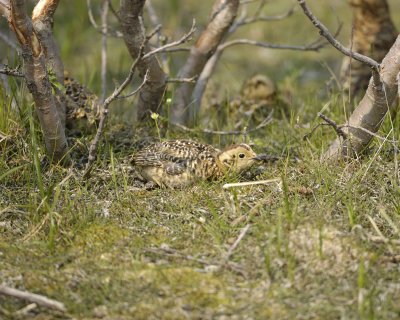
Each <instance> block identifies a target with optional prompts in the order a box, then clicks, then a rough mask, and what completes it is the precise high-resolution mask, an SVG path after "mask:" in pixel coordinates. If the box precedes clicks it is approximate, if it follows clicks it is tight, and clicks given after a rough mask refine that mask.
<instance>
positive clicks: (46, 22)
mask: <svg viewBox="0 0 400 320" xmlns="http://www.w3.org/2000/svg"><path fill="white" fill-rule="evenodd" d="M59 2H60V0H39V2H38V3H37V4H36V6H35V8H34V9H33V13H32V23H33V28H34V29H35V34H36V36H37V37H38V39H39V42H40V45H41V46H42V48H43V52H44V55H45V57H46V67H47V69H48V70H50V72H52V73H54V75H55V76H56V79H57V81H58V82H59V83H60V84H64V65H63V63H62V60H61V54H60V49H59V48H58V45H57V43H56V40H55V38H54V36H53V30H52V29H53V22H54V21H53V20H54V18H53V17H54V13H55V11H56V10H57V7H58V4H59ZM54 100H55V103H56V107H57V112H58V115H59V117H60V120H61V123H62V125H63V126H65V119H66V105H65V103H64V100H63V98H62V96H61V93H60V92H59V90H58V89H57V88H56V98H55V99H54Z"/></svg>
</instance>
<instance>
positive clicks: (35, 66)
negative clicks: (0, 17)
mask: <svg viewBox="0 0 400 320" xmlns="http://www.w3.org/2000/svg"><path fill="white" fill-rule="evenodd" d="M8 20H9V23H10V26H11V28H12V29H13V30H14V32H15V34H16V36H17V39H18V41H19V43H20V44H21V47H22V58H23V61H24V73H25V80H26V83H27V86H28V89H29V91H30V92H31V94H32V96H33V99H34V101H35V107H36V113H37V115H38V118H39V121H40V124H41V127H42V130H43V136H44V140H45V144H46V149H47V153H48V155H49V157H50V159H51V161H53V162H60V161H63V162H64V163H66V162H69V158H68V155H67V151H68V145H67V139H66V137H65V131H64V126H63V124H62V122H61V120H60V118H59V115H58V112H57V108H56V103H55V100H54V97H53V95H52V88H51V84H50V81H49V77H48V74H47V69H46V59H45V54H44V52H43V48H42V46H41V44H40V41H39V39H38V37H37V36H36V34H35V32H34V31H33V25H32V21H31V19H30V18H29V17H28V15H27V14H26V5H25V0H11V1H10V12H9V14H8Z"/></svg>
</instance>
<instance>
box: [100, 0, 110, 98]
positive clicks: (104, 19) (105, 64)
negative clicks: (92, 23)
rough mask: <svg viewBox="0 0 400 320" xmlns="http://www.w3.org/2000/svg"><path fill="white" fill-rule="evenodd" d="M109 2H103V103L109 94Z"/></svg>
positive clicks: (105, 0)
mask: <svg viewBox="0 0 400 320" xmlns="http://www.w3.org/2000/svg"><path fill="white" fill-rule="evenodd" d="M108 8H109V1H108V0H103V7H102V10H101V29H102V36H101V96H100V100H101V102H104V99H105V98H106V92H107V27H108V25H107V15H108Z"/></svg>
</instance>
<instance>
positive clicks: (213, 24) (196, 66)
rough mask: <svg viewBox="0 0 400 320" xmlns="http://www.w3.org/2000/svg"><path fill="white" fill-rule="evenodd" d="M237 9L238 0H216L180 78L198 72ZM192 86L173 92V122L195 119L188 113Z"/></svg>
mask: <svg viewBox="0 0 400 320" xmlns="http://www.w3.org/2000/svg"><path fill="white" fill-rule="evenodd" d="M238 7H239V0H217V1H216V2H215V4H214V7H213V10H212V13H211V18H210V21H209V23H208V25H207V27H206V29H205V30H204V31H203V32H202V33H201V35H200V37H199V38H198V40H197V41H196V43H195V45H194V46H193V47H192V49H191V50H190V55H189V58H188V59H187V61H186V63H185V65H184V66H183V67H182V69H181V71H180V72H179V76H180V77H182V78H191V77H194V76H198V75H199V74H200V73H201V71H202V70H203V68H204V66H205V65H206V63H207V61H208V59H209V58H210V57H211V56H212V55H213V53H214V52H215V50H216V49H217V47H218V45H219V44H220V42H221V40H222V39H223V38H224V35H225V34H226V32H227V31H228V30H229V27H230V26H231V24H232V22H233V21H234V20H235V18H236V14H237V11H238ZM194 87H195V84H193V83H182V84H181V85H180V86H179V87H178V89H177V90H176V92H175V98H174V105H173V108H172V110H171V111H172V113H171V114H172V121H173V122H175V123H180V124H183V123H187V122H189V121H194V120H195V119H190V114H191V112H190V111H189V109H190V108H191V107H193V108H194V107H195V105H194V104H192V106H191V103H190V102H191V101H190V100H191V99H192V92H193V89H194ZM192 114H193V113H192Z"/></svg>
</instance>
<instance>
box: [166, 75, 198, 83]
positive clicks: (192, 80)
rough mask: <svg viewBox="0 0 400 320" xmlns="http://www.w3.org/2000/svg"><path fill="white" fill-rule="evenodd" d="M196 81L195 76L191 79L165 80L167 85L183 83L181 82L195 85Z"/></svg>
mask: <svg viewBox="0 0 400 320" xmlns="http://www.w3.org/2000/svg"><path fill="white" fill-rule="evenodd" d="M196 80H197V76H194V77H191V78H167V82H168V83H183V82H188V83H195V82H196Z"/></svg>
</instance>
